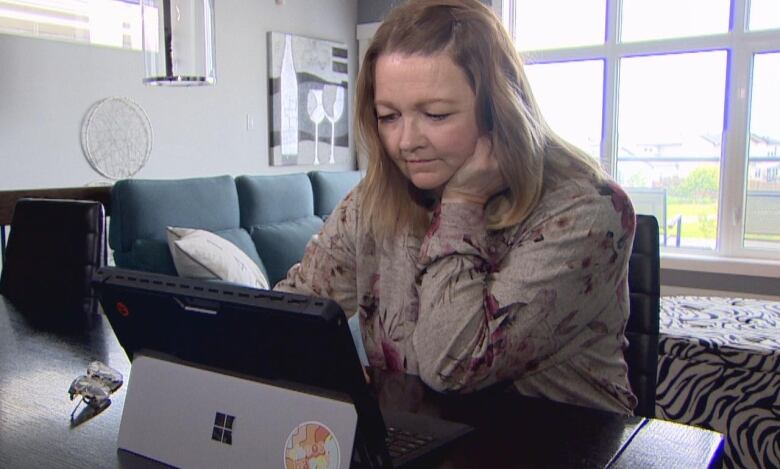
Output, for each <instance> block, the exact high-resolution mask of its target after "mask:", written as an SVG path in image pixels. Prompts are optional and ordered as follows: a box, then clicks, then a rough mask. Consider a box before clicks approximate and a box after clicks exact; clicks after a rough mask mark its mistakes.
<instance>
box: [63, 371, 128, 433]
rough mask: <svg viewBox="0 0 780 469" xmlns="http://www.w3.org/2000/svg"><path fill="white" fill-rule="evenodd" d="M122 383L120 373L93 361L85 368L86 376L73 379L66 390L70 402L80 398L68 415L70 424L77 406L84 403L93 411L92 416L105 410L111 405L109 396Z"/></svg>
mask: <svg viewBox="0 0 780 469" xmlns="http://www.w3.org/2000/svg"><path fill="white" fill-rule="evenodd" d="M123 382H124V380H123V378H122V373H120V372H119V371H117V370H115V369H113V368H111V367H110V366H108V365H106V364H104V363H102V362H99V361H94V362H92V363H90V364H89V366H87V374H86V375H81V376H79V377H78V378H76V379H74V380H73V382H72V383H71V384H70V388H68V394H69V395H70V400H71V401H72V400H73V399H75V398H76V396H80V397H81V399H80V400H79V402H78V403H77V404H76V407H75V408H74V409H73V412H71V413H70V420H71V422H72V421H73V420H74V415H75V414H76V410H78V408H79V406H80V405H81V404H82V403H84V404H86V405H87V406H88V407H89V408H90V409H92V411H93V415H97V414H98V413H100V412H102V411H103V410H105V409H106V408H107V407H108V406H109V405H111V399H110V396H111V394H113V393H114V391H116V390H117V389H119V388H120V387H121V386H122V383H123Z"/></svg>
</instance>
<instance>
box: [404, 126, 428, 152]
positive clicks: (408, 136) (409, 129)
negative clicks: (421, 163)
mask: <svg viewBox="0 0 780 469" xmlns="http://www.w3.org/2000/svg"><path fill="white" fill-rule="evenodd" d="M424 142H425V138H424V136H423V134H422V132H421V131H420V126H419V122H417V119H414V118H406V119H404V120H403V125H402V127H401V139H400V141H399V142H398V147H399V149H400V150H401V151H404V152H409V151H414V150H416V149H417V148H419V147H421V146H423V144H424Z"/></svg>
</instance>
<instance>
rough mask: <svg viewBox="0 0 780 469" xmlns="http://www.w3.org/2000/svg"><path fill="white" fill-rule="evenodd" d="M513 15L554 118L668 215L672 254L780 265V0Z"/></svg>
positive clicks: (641, 201) (619, 1) (520, 8)
mask: <svg viewBox="0 0 780 469" xmlns="http://www.w3.org/2000/svg"><path fill="white" fill-rule="evenodd" d="M551 3H554V6H553V5H551ZM583 3H588V7H587V9H588V12H584V11H582V10H583V8H584V7H583ZM504 9H505V10H506V11H508V12H510V14H509V15H505V18H507V21H508V24H507V26H508V28H509V30H510V31H511V32H513V35H514V37H515V41H516V44H517V46H518V49H519V50H520V51H521V52H522V54H523V55H524V57H525V60H526V67H527V70H528V76H529V80H530V81H531V87H532V89H533V91H534V95H535V96H536V97H537V101H538V102H539V104H540V106H541V110H542V113H543V114H544V115H545V118H546V119H547V120H548V121H549V123H550V125H551V126H552V127H553V129H555V130H556V131H557V132H558V133H559V134H561V135H562V136H563V137H565V138H567V139H568V140H570V141H571V142H572V143H574V144H576V145H579V146H580V147H582V148H583V149H584V150H586V151H588V152H589V153H590V154H591V155H593V156H594V157H596V158H598V159H600V160H601V162H602V164H603V165H604V167H605V168H608V170H609V171H610V173H611V174H612V175H613V177H615V179H616V180H617V181H618V182H619V183H620V184H621V185H622V186H623V187H625V188H626V189H627V191H628V192H629V194H630V195H631V196H632V199H633V200H634V205H635V207H636V208H637V211H638V212H640V213H642V212H644V213H650V214H652V215H655V216H656V217H657V218H659V225H660V228H661V237H662V239H661V243H662V245H663V246H664V247H663V249H662V252H663V253H664V254H665V256H666V255H668V254H671V253H678V254H679V256H688V257H689V258H690V257H691V256H693V257H697V258H698V257H701V256H705V257H716V258H755V259H763V260H766V259H780V124H778V123H779V122H780V87H778V86H777V83H780V1H777V0H752V1H751V0H655V1H652V2H649V1H646V0H615V1H606V0H601V1H594V2H582V1H580V0H569V1H565V0H557V1H555V2H549V1H548V0H504ZM550 10H552V12H553V13H550ZM594 12H596V13H597V14H594ZM571 18H574V20H572V19H571ZM571 21H575V22H576V23H577V24H576V27H574V26H571V24H570V22H571ZM561 27H563V28H564V29H565V28H569V29H570V33H567V34H564V35H563V36H565V37H566V40H565V41H563V40H559V39H558V38H556V37H555V36H557V35H558V33H557V31H560V28H561ZM586 32H587V33H586ZM545 36H553V37H552V38H549V37H548V39H546V40H545ZM572 77H576V79H573V78H572ZM599 143H600V145H599Z"/></svg>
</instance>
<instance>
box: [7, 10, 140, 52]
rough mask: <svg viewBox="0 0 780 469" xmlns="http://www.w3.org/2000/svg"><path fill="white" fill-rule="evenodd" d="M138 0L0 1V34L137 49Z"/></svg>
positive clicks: (138, 46) (138, 30)
mask: <svg viewBox="0 0 780 469" xmlns="http://www.w3.org/2000/svg"><path fill="white" fill-rule="evenodd" d="M139 2H140V0H0V33H5V34H16V35H21V36H32V37H38V38H44V39H58V40H67V41H75V42H85V43H89V44H97V45H103V46H112V47H121V48H125V49H134V50H140V49H141V6H140V3H139Z"/></svg>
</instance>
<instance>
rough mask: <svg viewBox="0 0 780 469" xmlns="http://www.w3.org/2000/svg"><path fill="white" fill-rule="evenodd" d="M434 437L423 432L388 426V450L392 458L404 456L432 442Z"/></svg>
mask: <svg viewBox="0 0 780 469" xmlns="http://www.w3.org/2000/svg"><path fill="white" fill-rule="evenodd" d="M432 441H433V437H432V436H430V435H425V434H422V433H413V432H410V431H408V430H403V429H400V428H396V427H387V438H385V443H386V444H387V451H388V452H389V453H390V457H391V458H398V457H401V456H404V455H406V454H408V453H411V452H412V451H415V450H418V449H420V448H422V447H424V446H425V445H427V444H429V443H431V442H432Z"/></svg>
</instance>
